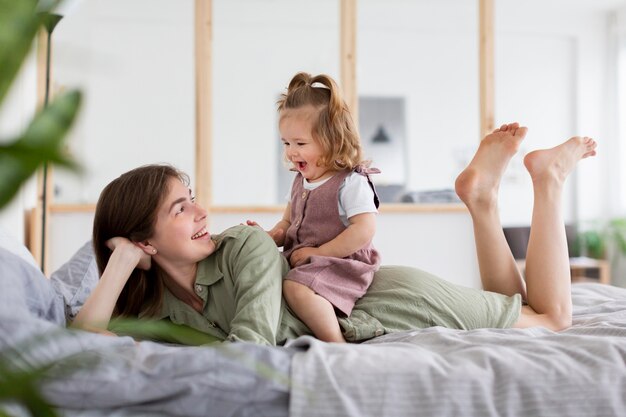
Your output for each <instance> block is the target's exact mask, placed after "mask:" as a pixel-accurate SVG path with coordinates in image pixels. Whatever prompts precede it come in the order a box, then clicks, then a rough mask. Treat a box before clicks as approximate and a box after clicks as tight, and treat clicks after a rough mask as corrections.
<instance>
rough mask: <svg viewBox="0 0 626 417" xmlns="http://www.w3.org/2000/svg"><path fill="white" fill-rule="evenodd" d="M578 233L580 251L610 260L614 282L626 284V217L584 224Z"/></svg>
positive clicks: (584, 254)
mask: <svg viewBox="0 0 626 417" xmlns="http://www.w3.org/2000/svg"><path fill="white" fill-rule="evenodd" d="M580 230H581V231H580V232H579V235H578V242H577V243H578V245H579V249H580V253H581V254H582V255H583V256H588V257H590V258H595V259H605V260H607V261H609V262H610V264H611V270H612V271H613V273H612V275H613V279H612V283H613V284H615V285H619V286H626V276H624V275H625V273H626V271H625V269H626V217H618V218H613V219H609V220H608V221H599V220H596V221H593V222H590V223H587V224H582V225H581V227H580Z"/></svg>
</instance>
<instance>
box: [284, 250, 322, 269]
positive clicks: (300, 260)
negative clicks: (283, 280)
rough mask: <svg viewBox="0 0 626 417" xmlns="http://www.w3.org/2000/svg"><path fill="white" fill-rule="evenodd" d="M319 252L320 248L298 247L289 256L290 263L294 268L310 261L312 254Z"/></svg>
mask: <svg viewBox="0 0 626 417" xmlns="http://www.w3.org/2000/svg"><path fill="white" fill-rule="evenodd" d="M318 252H319V248H300V249H296V250H294V251H293V252H292V253H291V256H290V257H289V263H290V264H291V267H292V268H295V267H296V266H300V265H304V264H305V263H307V262H309V259H311V256H314V255H317V254H318Z"/></svg>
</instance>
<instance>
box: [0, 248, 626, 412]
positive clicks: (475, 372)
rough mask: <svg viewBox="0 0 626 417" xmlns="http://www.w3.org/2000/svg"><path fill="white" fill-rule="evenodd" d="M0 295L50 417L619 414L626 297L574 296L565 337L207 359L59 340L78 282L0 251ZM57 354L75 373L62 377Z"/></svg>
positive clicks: (162, 349) (432, 332)
mask: <svg viewBox="0 0 626 417" xmlns="http://www.w3.org/2000/svg"><path fill="white" fill-rule="evenodd" d="M75 276H78V275H75ZM77 282H80V286H83V287H85V282H86V281H85V279H84V278H80V279H79V280H77ZM0 287H1V289H2V291H0V351H2V352H3V354H5V355H6V353H7V352H8V350H7V349H10V348H18V349H19V351H20V354H21V356H22V357H23V358H24V360H25V361H26V362H27V363H30V364H31V365H32V364H35V365H36V364H40V363H54V364H55V365H54V366H53V368H52V374H51V375H52V377H50V378H48V379H46V380H45V381H44V382H43V384H42V386H41V388H42V391H43V392H44V394H45V396H46V398H48V399H49V400H50V401H51V402H52V403H53V404H55V405H56V406H58V407H59V408H60V410H61V412H62V415H67V416H130V415H133V416H135V415H140V416H160V415H169V416H286V415H291V416H294V417H298V416H377V417H379V416H393V417H396V416H399V417H401V416H420V415H423V416H506V415H510V416H519V415H529V416H564V415H568V416H623V415H626V399H625V395H624V394H625V393H626V290H625V289H620V288H616V287H610V286H603V285H599V284H584V285H575V286H574V288H573V300H574V305H575V310H574V315H575V318H574V326H573V327H572V328H570V329H568V330H566V331H563V332H559V333H554V332H551V331H548V330H545V329H542V328H532V329H525V330H515V329H499V330H488V329H485V330H474V331H459V330H449V329H443V328H430V329H424V330H416V331H413V332H406V333H399V334H393V335H387V336H383V337H379V338H376V339H374V340H371V341H369V342H367V343H364V344H361V345H335V344H327V343H322V342H319V341H317V340H315V339H313V338H310V337H301V338H299V339H297V340H295V341H293V342H291V343H290V345H289V346H288V347H264V346H256V345H252V344H247V343H234V344H225V345H223V346H221V347H219V348H215V347H180V346H169V345H163V344H157V343H151V342H140V343H135V342H134V341H133V340H132V339H130V338H127V337H120V338H116V337H108V336H103V335H96V334H90V333H85V332H71V331H69V330H67V329H65V327H64V325H65V316H66V314H70V315H71V314H72V309H73V308H74V307H75V306H68V305H67V302H68V301H67V300H68V299H70V298H68V294H69V293H71V299H72V300H74V299H76V298H77V296H76V294H77V293H78V292H77V290H76V288H78V287H79V285H78V284H77V285H73V286H72V288H73V289H72V291H70V292H67V291H65V292H63V291H59V290H58V286H57V287H53V286H52V285H51V283H50V282H49V281H48V280H47V279H45V278H44V277H43V275H41V273H40V272H39V271H38V270H37V269H36V268H34V267H32V266H31V265H28V264H26V263H24V262H20V261H19V260H17V258H16V257H15V256H14V255H11V254H9V253H8V252H6V251H4V250H2V249H1V248H0ZM55 288H57V289H55ZM66 289H67V288H66ZM84 293H85V294H87V293H88V291H84ZM77 302H78V301H72V304H75V303H77ZM33 338H35V339H33ZM33 340H34V341H35V343H33ZM25 341H26V342H27V346H30V348H24V345H23V343H24V342H25ZM76 355H77V356H76ZM68 357H69V358H74V359H75V358H76V357H78V359H79V363H80V364H82V365H84V366H82V367H80V368H79V369H78V370H77V371H74V372H70V373H68V372H66V370H67V366H65V365H64V362H63V361H64V359H65V358H68ZM16 365H17V362H16ZM3 407H4V408H5V409H6V408H7V407H6V404H5V405H3V404H0V408H3ZM9 410H10V411H11V412H13V413H15V414H17V415H23V409H20V408H16V407H12V406H9Z"/></svg>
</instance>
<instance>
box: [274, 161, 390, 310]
mask: <svg viewBox="0 0 626 417" xmlns="http://www.w3.org/2000/svg"><path fill="white" fill-rule="evenodd" d="M354 171H355V172H357V173H359V174H361V175H363V176H365V177H366V178H367V180H368V183H369V184H370V187H371V188H372V191H373V192H374V202H375V205H376V208H378V205H379V202H378V195H377V194H376V190H375V188H374V184H373V183H372V181H371V179H370V177H369V174H370V173H378V172H380V171H378V170H377V169H373V168H372V169H368V168H364V167H360V166H359V167H357V168H355V170H354ZM351 172H352V171H348V170H346V171H340V172H338V173H337V174H335V175H334V176H332V177H331V178H330V179H329V180H328V181H326V182H325V183H324V184H322V185H320V186H319V187H318V188H316V189H314V190H307V189H305V188H304V186H303V184H302V181H303V177H302V175H301V174H298V175H296V178H295V179H294V182H293V186H292V189H291V226H290V227H289V228H288V229H287V234H286V236H285V245H284V248H283V255H284V256H285V257H286V258H287V259H288V260H289V257H290V256H291V254H292V252H293V251H294V250H296V249H298V248H301V247H318V246H321V245H322V244H324V243H326V242H328V241H330V240H332V239H334V238H335V237H336V236H337V235H339V234H340V233H341V232H343V231H344V230H345V229H346V226H344V224H343V223H342V222H341V218H340V217H339V204H338V202H339V187H340V186H341V184H343V182H344V180H345V179H346V177H347V176H348V175H350V174H351ZM379 266H380V256H379V254H378V252H377V251H376V249H374V247H373V245H372V243H371V242H369V243H368V244H367V245H365V246H364V247H363V248H361V249H359V250H358V251H356V252H355V253H353V254H352V255H350V256H347V257H345V258H335V257H328V256H312V257H311V259H310V261H309V262H308V263H306V264H304V265H300V266H298V267H296V268H293V269H291V270H290V271H289V273H288V274H287V275H286V276H285V279H289V280H293V281H296V282H298V283H300V284H303V285H305V286H307V287H309V288H311V289H312V290H313V291H315V292H316V293H317V294H319V295H320V296H322V297H324V298H325V299H326V300H328V301H329V302H330V303H331V304H332V305H333V306H334V307H335V308H336V309H337V310H339V311H340V312H342V313H343V314H345V315H346V316H349V315H350V313H351V312H352V308H353V307H354V303H355V302H356V300H358V299H359V298H361V297H362V296H363V294H365V291H367V288H368V287H369V286H370V284H371V283H372V279H373V278H374V272H376V271H377V270H378V267H379Z"/></svg>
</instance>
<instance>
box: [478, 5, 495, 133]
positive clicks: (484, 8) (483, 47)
mask: <svg viewBox="0 0 626 417" xmlns="http://www.w3.org/2000/svg"><path fill="white" fill-rule="evenodd" d="M478 3H479V6H478V9H479V11H478V14H479V29H478V30H479V45H478V48H479V55H480V57H479V61H480V68H479V72H480V74H479V77H480V137H481V138H484V137H485V135H486V134H487V133H489V132H491V131H492V130H493V129H494V127H495V116H494V111H495V87H494V0H478Z"/></svg>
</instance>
